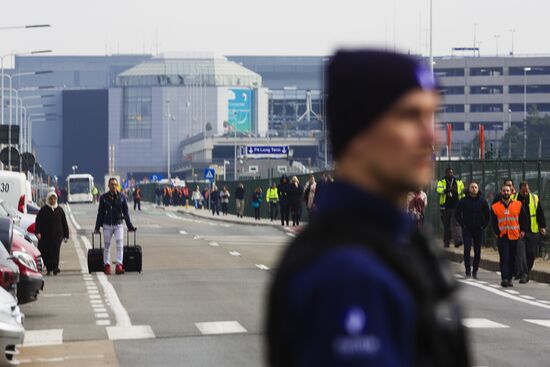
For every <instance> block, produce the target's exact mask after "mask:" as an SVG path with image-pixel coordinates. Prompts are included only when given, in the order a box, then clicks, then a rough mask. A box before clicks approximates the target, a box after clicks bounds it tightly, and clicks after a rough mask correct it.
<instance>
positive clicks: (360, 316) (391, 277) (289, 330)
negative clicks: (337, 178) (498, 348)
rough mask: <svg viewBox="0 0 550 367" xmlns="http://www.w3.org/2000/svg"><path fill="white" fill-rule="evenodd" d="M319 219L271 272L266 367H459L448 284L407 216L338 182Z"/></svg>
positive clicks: (458, 333)
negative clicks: (413, 232) (272, 272)
mask: <svg viewBox="0 0 550 367" xmlns="http://www.w3.org/2000/svg"><path fill="white" fill-rule="evenodd" d="M319 210H320V212H319V215H318V216H316V217H315V218H314V219H312V220H311V222H310V224H309V225H308V227H307V228H306V229H305V230H304V231H303V232H302V233H301V234H300V235H299V236H298V238H296V240H295V241H294V242H293V243H292V244H291V245H290V246H289V247H288V249H287V250H286V252H285V254H284V256H283V259H282V261H281V263H280V264H279V266H277V269H278V270H277V273H276V274H275V277H274V280H273V283H272V286H271V289H270V293H269V302H268V310H267V325H266V329H267V332H266V337H267V345H268V363H269V366H271V367H275V366H276V367H283V366H284V367H294V366H300V367H301V366H304V367H305V366H316V367H324V366H326V367H329V366H331V367H332V366H362V367H371V366H372V367H374V366H376V367H379V366H392V367H393V366H403V367H405V366H407V367H409V366H423V367H425V366H433V367H435V366H438V367H441V366H445V367H453V366H461V367H462V366H464V367H465V366H469V352H468V350H467V344H466V338H465V334H464V333H465V330H464V327H463V326H462V324H461V315H460V310H459V308H458V306H457V305H458V302H457V300H456V299H455V298H454V296H455V289H456V285H457V283H456V281H455V279H454V277H453V275H452V273H451V272H450V271H449V270H448V269H447V267H446V266H445V265H446V263H444V262H443V261H441V260H440V257H439V255H438V253H437V252H436V251H435V249H434V247H432V246H431V245H429V244H428V242H427V241H426V239H425V238H424V237H423V236H422V235H420V234H411V232H412V231H413V223H412V221H411V220H410V219H409V218H408V216H407V215H406V214H405V213H401V212H400V210H398V209H397V208H394V207H393V206H392V205H391V204H389V203H387V202H386V201H384V200H382V199H380V198H378V197H375V196H372V195H369V194H368V193H366V192H365V191H363V190H360V189H358V188H356V187H354V186H351V185H347V184H344V183H341V182H340V183H332V184H331V185H327V187H326V190H324V192H323V197H322V198H320V199H319ZM444 264H445V265H444Z"/></svg>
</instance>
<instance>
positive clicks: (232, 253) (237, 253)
mask: <svg viewBox="0 0 550 367" xmlns="http://www.w3.org/2000/svg"><path fill="white" fill-rule="evenodd" d="M229 255H231V256H241V253H240V252H238V251H231V252H230V253H229Z"/></svg>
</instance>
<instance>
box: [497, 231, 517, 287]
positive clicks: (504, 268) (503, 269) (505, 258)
mask: <svg viewBox="0 0 550 367" xmlns="http://www.w3.org/2000/svg"><path fill="white" fill-rule="evenodd" d="M497 242H498V254H499V257H500V263H499V265H500V278H501V279H502V280H509V281H512V277H513V276H514V266H515V264H516V253H517V244H518V240H510V239H508V237H507V236H504V237H499V238H498V240H497Z"/></svg>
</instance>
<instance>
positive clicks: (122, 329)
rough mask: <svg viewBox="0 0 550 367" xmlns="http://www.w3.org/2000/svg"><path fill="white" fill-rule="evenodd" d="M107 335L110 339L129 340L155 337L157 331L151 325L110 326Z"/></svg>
mask: <svg viewBox="0 0 550 367" xmlns="http://www.w3.org/2000/svg"><path fill="white" fill-rule="evenodd" d="M106 329H107V335H109V340H129V339H154V338H155V333H153V329H151V327H150V326H149V325H135V326H109V327H107V328H106Z"/></svg>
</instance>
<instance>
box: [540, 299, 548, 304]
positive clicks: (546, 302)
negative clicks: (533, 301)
mask: <svg viewBox="0 0 550 367" xmlns="http://www.w3.org/2000/svg"><path fill="white" fill-rule="evenodd" d="M539 302H540V303H543V304H545V305H550V301H542V300H539Z"/></svg>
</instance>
